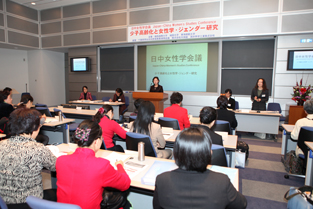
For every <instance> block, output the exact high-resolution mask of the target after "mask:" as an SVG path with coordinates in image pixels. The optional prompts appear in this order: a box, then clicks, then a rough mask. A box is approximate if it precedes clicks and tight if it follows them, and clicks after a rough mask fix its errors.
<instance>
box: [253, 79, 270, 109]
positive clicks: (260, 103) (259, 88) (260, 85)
mask: <svg viewBox="0 0 313 209" xmlns="http://www.w3.org/2000/svg"><path fill="white" fill-rule="evenodd" d="M251 100H252V101H253V103H252V110H266V102H267V101H268V89H267V87H266V82H265V80H264V79H263V78H259V79H258V81H257V82H256V84H255V87H254V88H253V89H252V92H251Z"/></svg>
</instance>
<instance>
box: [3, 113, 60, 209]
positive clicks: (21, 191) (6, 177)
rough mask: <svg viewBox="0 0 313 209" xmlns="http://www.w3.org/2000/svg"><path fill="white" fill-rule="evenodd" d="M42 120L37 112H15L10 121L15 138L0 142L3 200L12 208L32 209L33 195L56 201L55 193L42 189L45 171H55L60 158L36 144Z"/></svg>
mask: <svg viewBox="0 0 313 209" xmlns="http://www.w3.org/2000/svg"><path fill="white" fill-rule="evenodd" d="M40 117H41V114H40V113H39V112H38V111H37V110H35V109H25V108H19V109H17V110H15V111H13V112H12V113H11V115H10V118H9V129H10V132H11V137H10V138H9V139H7V140H3V141H1V142H0V159H1V160H0V196H1V197H2V198H3V199H4V201H5V202H6V203H7V204H8V206H9V208H19V209H21V208H29V207H28V206H27V204H26V197H28V196H29V195H32V196H35V197H39V198H44V199H48V200H54V201H56V195H55V191H54V192H53V191H51V190H44V191H43V189H42V177H41V171H42V169H43V168H47V169H49V170H51V171H55V162H56V157H55V156H54V155H53V154H52V153H51V151H50V150H49V149H48V148H47V147H45V146H44V145H43V144H40V143H37V142H36V141H35V140H34V139H35V138H36V137H37V135H38V133H39V130H40Z"/></svg>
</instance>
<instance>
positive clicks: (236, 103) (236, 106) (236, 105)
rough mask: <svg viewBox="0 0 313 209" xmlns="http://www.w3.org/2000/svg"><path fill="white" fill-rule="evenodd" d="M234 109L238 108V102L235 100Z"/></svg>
mask: <svg viewBox="0 0 313 209" xmlns="http://www.w3.org/2000/svg"><path fill="white" fill-rule="evenodd" d="M235 110H239V102H237V101H235Z"/></svg>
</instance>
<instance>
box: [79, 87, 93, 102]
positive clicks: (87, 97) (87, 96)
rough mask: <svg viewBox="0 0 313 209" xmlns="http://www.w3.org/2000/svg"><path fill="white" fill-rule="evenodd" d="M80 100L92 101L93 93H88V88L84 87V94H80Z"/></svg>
mask: <svg viewBox="0 0 313 209" xmlns="http://www.w3.org/2000/svg"><path fill="white" fill-rule="evenodd" d="M79 100H90V101H92V96H91V93H90V92H88V87H87V86H83V88H82V93H80V96H79Z"/></svg>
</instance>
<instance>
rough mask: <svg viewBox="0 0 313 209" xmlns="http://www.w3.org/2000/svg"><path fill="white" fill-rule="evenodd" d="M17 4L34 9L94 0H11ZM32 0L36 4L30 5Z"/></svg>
mask: <svg viewBox="0 0 313 209" xmlns="http://www.w3.org/2000/svg"><path fill="white" fill-rule="evenodd" d="M11 1H14V2H16V3H18V4H21V5H24V6H27V7H30V8H33V9H36V10H45V9H50V8H55V7H61V6H68V5H72V4H79V3H85V2H91V1H95V0H11ZM32 2H34V3H36V5H32V4H31V3H32Z"/></svg>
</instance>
